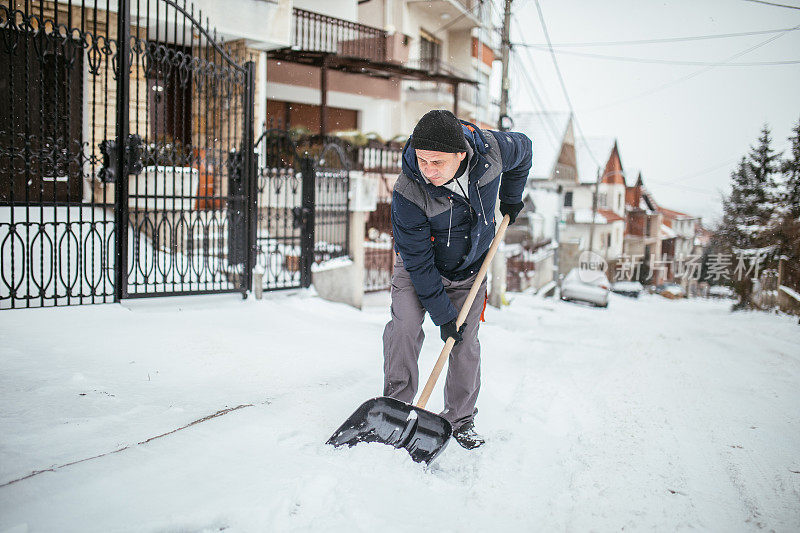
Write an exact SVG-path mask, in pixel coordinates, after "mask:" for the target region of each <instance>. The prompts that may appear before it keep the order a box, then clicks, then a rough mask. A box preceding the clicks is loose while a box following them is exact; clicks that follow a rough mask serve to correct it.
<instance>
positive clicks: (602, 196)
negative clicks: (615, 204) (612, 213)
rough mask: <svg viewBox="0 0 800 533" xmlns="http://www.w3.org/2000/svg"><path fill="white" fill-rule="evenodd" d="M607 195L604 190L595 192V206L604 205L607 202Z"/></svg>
mask: <svg viewBox="0 0 800 533" xmlns="http://www.w3.org/2000/svg"><path fill="white" fill-rule="evenodd" d="M607 202H608V195H607V194H606V193H604V192H601V193H598V194H597V206H598V207H606V206H607V205H608V204H607Z"/></svg>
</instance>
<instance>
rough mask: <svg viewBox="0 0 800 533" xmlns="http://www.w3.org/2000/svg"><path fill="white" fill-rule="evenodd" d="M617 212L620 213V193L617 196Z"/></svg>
mask: <svg viewBox="0 0 800 533" xmlns="http://www.w3.org/2000/svg"><path fill="white" fill-rule="evenodd" d="M617 211H622V193H619V195H617Z"/></svg>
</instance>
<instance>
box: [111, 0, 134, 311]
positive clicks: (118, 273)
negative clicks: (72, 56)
mask: <svg viewBox="0 0 800 533" xmlns="http://www.w3.org/2000/svg"><path fill="white" fill-rule="evenodd" d="M118 6H119V10H118V12H117V55H118V58H117V69H118V70H117V72H116V76H117V117H116V119H117V127H116V137H117V150H118V156H117V168H116V171H117V181H116V183H115V184H114V204H115V209H114V227H115V233H116V239H115V247H116V250H115V254H114V257H115V263H114V269H115V271H114V284H115V287H114V301H115V302H119V301H120V300H121V299H122V298H124V297H126V296H127V294H128V287H127V281H128V279H127V274H128V161H127V159H128V150H127V145H128V143H127V139H128V129H129V124H128V116H129V108H128V105H129V104H128V99H129V97H130V82H129V80H130V63H131V59H130V45H131V43H130V36H131V35H130V0H119V3H118Z"/></svg>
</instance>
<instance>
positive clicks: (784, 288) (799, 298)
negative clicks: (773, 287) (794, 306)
mask: <svg viewBox="0 0 800 533" xmlns="http://www.w3.org/2000/svg"><path fill="white" fill-rule="evenodd" d="M778 289H779V290H782V291H783V292H785V293H786V294H787V295H789V296H791V297H792V298H793V299H794V301H796V302H800V294H798V293H797V291H794V290H792V289H791V288H790V287H787V286H786V285H781V286H780V287H778Z"/></svg>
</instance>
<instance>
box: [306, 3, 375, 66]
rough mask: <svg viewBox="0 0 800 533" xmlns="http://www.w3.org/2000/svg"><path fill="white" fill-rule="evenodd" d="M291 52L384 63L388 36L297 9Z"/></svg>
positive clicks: (366, 27)
mask: <svg viewBox="0 0 800 533" xmlns="http://www.w3.org/2000/svg"><path fill="white" fill-rule="evenodd" d="M292 22H293V24H292V25H293V32H292V49H293V50H303V51H306V52H326V53H330V54H337V55H339V56H342V57H353V58H359V59H366V60H369V61H377V62H385V61H386V60H387V56H386V49H387V46H386V44H387V40H388V38H389V34H388V33H387V32H385V31H384V30H381V29H380V28H373V27H372V26H366V25H364V24H359V23H357V22H351V21H349V20H343V19H338V18H335V17H331V16H328V15H323V14H321V13H314V12H313V11H306V10H304V9H298V8H294V10H293V17H292Z"/></svg>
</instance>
